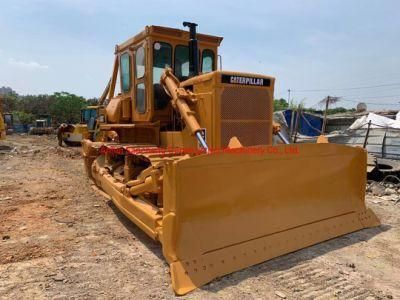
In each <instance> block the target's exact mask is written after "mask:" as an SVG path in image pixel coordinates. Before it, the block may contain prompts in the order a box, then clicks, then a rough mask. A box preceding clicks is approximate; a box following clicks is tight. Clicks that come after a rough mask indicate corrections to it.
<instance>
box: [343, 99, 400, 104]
mask: <svg viewBox="0 0 400 300" xmlns="http://www.w3.org/2000/svg"><path fill="white" fill-rule="evenodd" d="M340 100H341V101H346V102H353V103H360V102H362V103H365V104H369V105H398V106H400V102H399V103H376V102H364V101H360V100H350V99H346V98H345V99H343V98H341V99H340Z"/></svg>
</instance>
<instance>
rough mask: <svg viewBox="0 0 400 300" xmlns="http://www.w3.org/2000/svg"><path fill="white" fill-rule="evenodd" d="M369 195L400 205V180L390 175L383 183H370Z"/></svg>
mask: <svg viewBox="0 0 400 300" xmlns="http://www.w3.org/2000/svg"><path fill="white" fill-rule="evenodd" d="M367 193H368V194H370V195H373V196H377V197H379V198H380V199H381V200H382V201H392V202H394V204H398V203H399V202H400V178H399V177H397V176H394V175H388V176H386V177H385V178H384V179H383V180H382V181H381V182H376V181H368V183H367ZM377 201H378V202H380V201H379V200H377Z"/></svg>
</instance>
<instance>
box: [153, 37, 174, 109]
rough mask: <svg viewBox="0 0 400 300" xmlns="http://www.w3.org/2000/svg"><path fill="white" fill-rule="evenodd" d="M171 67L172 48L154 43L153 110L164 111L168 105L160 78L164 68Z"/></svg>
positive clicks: (160, 43)
mask: <svg viewBox="0 0 400 300" xmlns="http://www.w3.org/2000/svg"><path fill="white" fill-rule="evenodd" d="M171 66H172V47H171V45H170V44H168V43H162V42H155V43H154V45H153V93H154V109H155V110H160V109H164V108H165V107H166V106H167V105H168V103H169V97H168V95H167V93H166V92H165V90H164V88H163V87H162V86H161V84H160V78H161V75H162V73H163V72H164V69H165V68H170V67H171Z"/></svg>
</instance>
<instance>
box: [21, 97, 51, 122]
mask: <svg viewBox="0 0 400 300" xmlns="http://www.w3.org/2000/svg"><path fill="white" fill-rule="evenodd" d="M53 103H54V98H53V97H52V96H50V95H27V96H22V97H20V98H19V100H18V103H17V110H20V111H25V112H29V113H31V114H33V115H35V116H36V118H38V117H39V115H48V114H49V107H51V105H52V104H53Z"/></svg>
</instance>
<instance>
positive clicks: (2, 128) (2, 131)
mask: <svg viewBox="0 0 400 300" xmlns="http://www.w3.org/2000/svg"><path fill="white" fill-rule="evenodd" d="M6 132H7V126H6V123H5V121H4V117H3V101H2V96H1V95H0V140H4V139H5V138H6Z"/></svg>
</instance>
